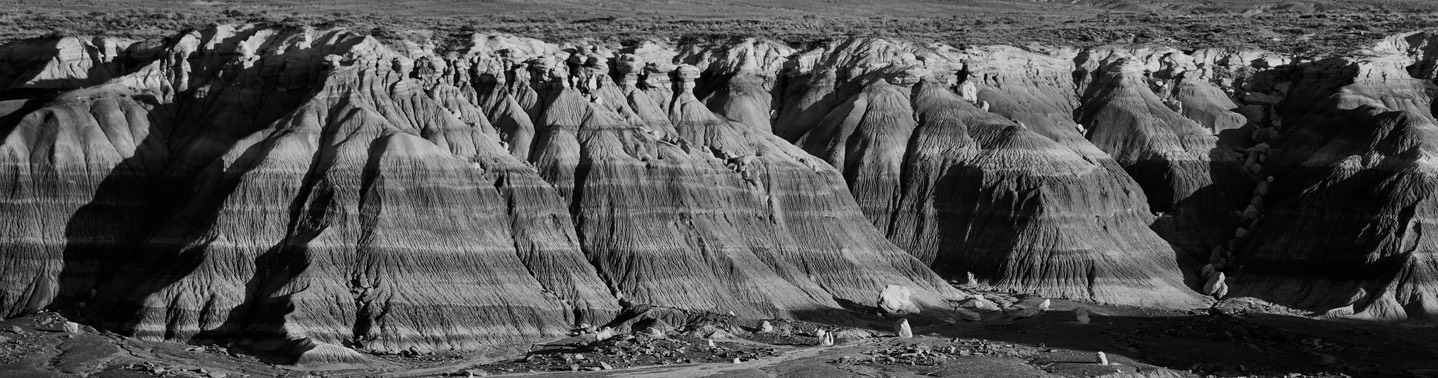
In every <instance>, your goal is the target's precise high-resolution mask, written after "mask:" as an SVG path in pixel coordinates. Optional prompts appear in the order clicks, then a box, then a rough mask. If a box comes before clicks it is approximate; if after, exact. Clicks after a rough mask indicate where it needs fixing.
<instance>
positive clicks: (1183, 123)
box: [1077, 58, 1257, 266]
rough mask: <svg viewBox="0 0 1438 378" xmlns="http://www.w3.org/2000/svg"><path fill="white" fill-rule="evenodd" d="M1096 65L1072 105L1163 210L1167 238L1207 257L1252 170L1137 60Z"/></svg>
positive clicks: (1233, 223) (1233, 222) (1225, 234)
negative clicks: (1166, 99) (1155, 87)
mask: <svg viewBox="0 0 1438 378" xmlns="http://www.w3.org/2000/svg"><path fill="white" fill-rule="evenodd" d="M1090 59H1093V58H1090ZM1098 65H1099V66H1098V68H1095V69H1094V71H1091V72H1092V73H1091V74H1092V75H1094V80H1093V81H1092V82H1090V83H1088V85H1087V86H1085V87H1083V89H1082V92H1083V96H1082V97H1081V101H1082V103H1083V105H1082V106H1081V107H1080V108H1079V110H1078V113H1077V114H1078V116H1077V118H1078V120H1079V122H1080V123H1082V124H1083V125H1084V128H1085V129H1086V130H1087V134H1086V135H1087V137H1088V139H1089V140H1090V141H1092V142H1093V144H1094V145H1096V146H1098V147H1099V148H1100V149H1102V150H1104V151H1105V152H1107V153H1109V154H1110V155H1111V156H1113V158H1114V160H1115V161H1116V162H1118V163H1119V165H1121V166H1123V167H1124V169H1125V170H1126V171H1127V172H1128V173H1129V174H1130V175H1131V176H1132V177H1133V178H1134V180H1135V181H1137V182H1138V183H1139V186H1140V187H1142V188H1143V190H1144V193H1145V194H1146V195H1147V197H1148V201H1149V206H1150V207H1151V208H1152V209H1153V210H1154V211H1158V212H1163V213H1165V214H1164V217H1163V219H1160V220H1159V222H1160V224H1159V225H1156V226H1155V229H1156V230H1158V231H1159V233H1160V234H1161V235H1164V238H1165V239H1167V240H1169V242H1171V243H1173V244H1174V245H1176V246H1178V247H1180V248H1181V249H1183V250H1185V251H1188V252H1189V256H1190V257H1192V258H1194V261H1195V262H1196V261H1200V260H1201V259H1203V258H1206V257H1208V253H1209V251H1210V249H1212V248H1213V247H1215V246H1223V245H1225V244H1226V243H1227V242H1228V241H1229V240H1231V239H1232V233H1233V230H1234V229H1235V227H1237V226H1238V223H1237V221H1238V219H1237V217H1236V216H1235V215H1234V212H1235V211H1237V210H1240V209H1241V208H1242V206H1243V205H1245V202H1246V200H1247V199H1248V198H1249V195H1248V192H1249V191H1250V190H1251V189H1252V185H1253V181H1254V179H1253V176H1252V175H1254V174H1257V172H1256V171H1255V172H1248V171H1247V170H1246V169H1245V168H1244V167H1243V166H1242V164H1241V162H1240V161H1239V160H1238V157H1237V156H1236V155H1235V154H1234V153H1232V152H1231V151H1230V147H1227V146H1223V145H1220V141H1219V140H1218V138H1217V137H1216V136H1214V135H1213V134H1212V133H1211V132H1210V130H1209V129H1207V128H1205V127H1203V126H1201V125H1200V124H1198V123H1197V122H1195V121H1193V120H1190V119H1188V118H1185V117H1184V116H1183V115H1182V114H1180V113H1178V112H1176V111H1174V109H1172V108H1170V107H1169V106H1168V105H1165V104H1164V103H1163V101H1162V99H1160V98H1159V97H1158V96H1157V95H1156V94H1154V92H1153V91H1152V90H1151V89H1150V88H1149V85H1148V84H1147V83H1146V82H1145V79H1144V77H1143V75H1144V72H1143V67H1142V66H1141V65H1139V64H1138V63H1137V62H1135V61H1133V60H1131V59H1127V58H1118V59H1114V60H1110V61H1108V63H1098ZM1195 266H1196V265H1195Z"/></svg>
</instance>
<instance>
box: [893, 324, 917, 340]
mask: <svg viewBox="0 0 1438 378" xmlns="http://www.w3.org/2000/svg"><path fill="white" fill-rule="evenodd" d="M894 333H896V334H898V336H899V337H900V338H904V339H907V338H911V337H914V329H913V328H910V327H909V319H899V322H898V323H895V324H894Z"/></svg>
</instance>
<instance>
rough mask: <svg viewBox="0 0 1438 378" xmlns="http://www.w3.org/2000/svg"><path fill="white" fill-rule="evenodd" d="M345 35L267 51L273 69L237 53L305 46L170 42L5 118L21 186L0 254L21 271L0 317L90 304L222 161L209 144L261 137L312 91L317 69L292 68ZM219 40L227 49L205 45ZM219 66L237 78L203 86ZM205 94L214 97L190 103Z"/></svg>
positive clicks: (226, 34) (196, 39)
mask: <svg viewBox="0 0 1438 378" xmlns="http://www.w3.org/2000/svg"><path fill="white" fill-rule="evenodd" d="M343 36H344V34H343V33H327V34H322V35H321V38H326V39H329V40H330V41H329V42H330V43H329V44H326V45H324V47H323V48H320V49H315V50H305V49H298V48H295V49H293V50H294V51H288V52H283V51H275V52H274V53H275V54H276V55H277V56H276V58H275V59H268V60H259V61H256V60H254V59H253V58H254V57H255V56H254V55H252V54H251V55H245V54H241V53H240V52H241V51H242V50H244V49H246V48H245V47H244V46H247V45H259V44H261V43H262V41H285V42H284V43H276V44H275V45H276V48H277V49H284V47H282V46H293V45H295V44H296V42H297V41H298V40H299V39H302V36H301V35H300V34H297V33H289V34H284V33H276V32H274V31H265V30H261V29H256V28H251V27H240V28H236V27H233V26H222V27H218V28H214V29H210V30H205V31H196V32H192V33H188V34H185V35H181V36H177V38H175V39H174V40H172V42H171V43H170V45H168V46H166V47H165V49H166V50H167V51H168V52H167V53H166V54H157V55H158V56H161V57H162V58H161V59H158V60H155V61H151V62H149V63H148V64H145V65H142V66H138V67H136V68H135V71H134V72H131V73H127V74H125V75H124V76H121V77H118V78H116V79H114V80H111V81H110V82H108V83H106V84H104V85H99V86H94V87H88V88H84V89H80V90H75V91H71V92H68V93H64V94H62V95H60V96H59V97H57V98H56V99H55V100H53V101H50V102H48V103H44V104H43V105H34V108H35V109H34V110H33V111H29V112H25V113H17V114H13V115H12V116H11V117H13V122H15V123H14V124H13V125H14V126H13V128H12V129H10V130H8V131H9V133H8V135H7V136H6V140H5V145H4V147H3V148H4V149H5V150H6V151H8V152H7V153H6V154H5V160H4V162H3V163H0V166H4V167H6V168H5V169H6V170H7V171H9V172H10V177H28V179H18V180H7V181H5V182H3V183H0V185H3V186H8V188H7V190H6V192H7V193H11V194H13V196H10V197H8V198H6V200H5V205H4V206H7V207H9V208H11V209H14V214H24V215H23V216H22V217H17V218H14V219H15V220H16V222H14V223H11V224H10V225H9V226H7V227H3V228H0V239H3V240H7V241H12V242H7V246H8V247H7V248H4V249H0V256H4V258H5V259H18V260H20V261H27V263H26V264H21V265H13V266H16V267H17V268H20V270H18V271H16V272H14V274H6V279H7V282H6V283H5V284H6V285H5V286H4V289H3V290H4V292H5V293H6V296H7V298H6V299H3V300H0V313H6V314H15V313H19V312H26V311H35V310H38V309H40V308H44V307H45V306H47V305H49V304H50V303H51V302H52V301H53V300H55V299H56V298H57V297H62V298H68V299H69V302H70V304H74V303H83V302H86V301H87V300H88V298H89V297H91V296H93V295H94V289H96V288H97V287H98V286H99V285H101V284H103V283H104V282H105V281H106V280H108V278H109V276H110V275H112V274H113V273H114V271H115V269H116V267H118V266H119V265H120V263H121V262H124V261H130V260H132V259H133V258H134V255H133V253H134V252H133V251H132V250H133V249H134V248H136V247H137V246H138V245H139V244H140V243H141V242H142V240H143V238H144V237H145V236H146V235H147V234H148V233H150V232H151V231H153V227H154V226H156V223H157V222H159V221H161V220H163V218H164V217H165V216H166V214H165V212H166V211H167V210H168V206H169V204H170V203H171V202H170V201H168V199H169V198H170V197H171V196H172V195H175V194H176V193H175V191H176V190H178V189H179V188H183V186H180V187H176V186H175V185H183V184H184V183H186V182H188V180H189V177H191V176H192V175H193V173H194V171H195V170H196V169H197V168H198V167H200V166H202V165H203V164H202V163H195V161H205V160H208V159H213V158H214V157H215V156H217V155H218V154H220V153H222V152H223V150H221V151H215V148H214V146H216V145H224V144H225V143H228V142H233V141H234V140H236V139H238V138H241V137H243V136H244V135H245V134H247V133H249V132H252V131H254V130H256V129H259V128H261V127H263V126H264V125H263V123H265V122H269V121H272V120H274V119H277V118H278V117H280V116H282V115H283V114H284V113H285V112H288V111H289V110H291V109H293V107H294V106H295V104H297V103H298V102H299V101H301V98H302V96H304V95H305V93H304V92H306V91H305V90H298V91H294V89H296V88H303V87H307V86H308V85H309V84H310V80H311V79H313V78H314V76H312V74H313V72H312V71H313V64H301V63H298V62H289V63H286V61H287V60H288V58H292V57H297V56H308V55H310V54H315V53H319V54H321V55H320V56H323V54H324V53H325V51H331V50H332V49H333V48H337V47H343V46H347V44H348V43H349V42H348V41H346V40H345V39H344V37H343ZM218 39H233V40H232V41H231V42H230V43H228V44H211V43H209V42H207V41H216V40H218ZM61 45H64V43H61ZM101 45H108V44H106V43H101ZM248 51H250V52H253V51H254V50H253V49H251V50H248ZM91 57H92V58H95V59H101V61H99V62H94V63H79V62H72V63H71V64H70V65H71V66H90V67H98V66H103V65H104V61H103V59H105V57H104V56H96V55H92V56H91ZM242 60H243V63H240V62H236V61H242ZM232 62H233V63H232ZM217 66H230V67H231V68H232V71H231V72H233V73H234V75H233V76H231V77H227V78H226V79H224V80H218V79H217V78H215V77H214V76H210V75H214V74H216V72H217V71H218V69H216V68H215V67H217ZM284 66H288V67H289V68H290V70H289V71H288V72H287V73H286V74H285V75H279V76H278V77H273V76H272V78H273V79H271V80H267V81H265V83H264V85H263V86H259V85H256V84H257V83H256V82H255V79H256V78H257V75H256V72H258V71H264V70H266V69H276V68H279V67H284ZM45 72H70V74H73V75H81V76H63V77H67V78H68V79H60V78H55V79H53V80H58V81H63V82H67V83H78V82H89V81H91V78H90V77H89V76H83V75H89V73H88V72H73V71H52V70H47V71H45ZM207 95H213V97H210V98H208V99H202V100H192V98H193V97H200V98H204V97H205V96H207ZM42 99H43V98H42ZM219 99H224V100H223V101H220V100H219ZM32 102H39V101H32ZM181 103H183V105H182V104H181ZM30 107H31V105H27V106H26V108H30ZM281 109H282V110H281ZM178 125H182V126H183V127H181V126H178ZM30 264H33V265H30ZM62 268H63V271H62Z"/></svg>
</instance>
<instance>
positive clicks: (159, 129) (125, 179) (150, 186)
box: [51, 95, 194, 321]
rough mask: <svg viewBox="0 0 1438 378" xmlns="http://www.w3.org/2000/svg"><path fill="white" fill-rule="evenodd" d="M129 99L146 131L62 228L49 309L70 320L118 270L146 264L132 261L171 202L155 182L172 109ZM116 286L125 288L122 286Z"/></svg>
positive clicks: (164, 160)
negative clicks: (142, 110) (143, 113)
mask: <svg viewBox="0 0 1438 378" xmlns="http://www.w3.org/2000/svg"><path fill="white" fill-rule="evenodd" d="M131 99H133V100H134V101H136V102H139V103H142V104H146V105H149V106H151V110H150V112H149V114H148V115H147V120H148V122H150V128H151V130H150V133H149V134H148V135H146V137H145V138H144V139H143V140H142V141H140V143H139V144H138V145H136V147H135V152H134V155H132V156H130V157H128V158H125V159H124V160H122V161H121V162H120V163H119V164H117V165H116V166H115V167H114V168H113V169H111V170H110V172H109V173H108V174H107V175H106V176H105V178H104V179H103V180H102V181H101V182H100V184H99V185H98V186H97V187H96V189H95V193H94V197H93V198H92V199H91V200H90V201H89V202H88V203H86V204H85V205H83V206H81V207H80V208H79V209H77V210H76V211H75V214H74V215H72V216H71V217H70V219H69V220H68V221H67V223H66V225H65V240H66V243H65V249H64V251H63V259H64V267H63V268H62V269H61V271H60V275H59V277H58V278H59V279H58V282H59V291H58V293H57V295H56V299H55V302H53V303H52V305H51V306H52V308H54V309H56V310H59V311H60V312H61V313H63V314H64V315H65V316H67V317H71V318H72V319H85V317H84V314H83V313H82V312H81V310H82V308H83V307H84V306H85V305H86V304H89V303H91V302H92V301H93V300H95V299H96V296H97V295H99V293H98V292H97V291H99V290H106V291H108V289H110V288H112V287H113V286H115V285H107V283H109V282H110V281H111V279H112V278H113V277H114V276H115V275H116V274H117V273H119V272H120V271H121V269H120V268H121V267H123V266H126V265H127V264H130V265H133V264H138V263H137V262H136V260H146V259H143V258H141V259H136V257H140V256H138V255H137V254H138V253H139V252H140V245H141V243H143V242H144V241H145V239H146V238H147V237H148V236H149V234H150V232H152V231H153V230H154V229H155V228H156V227H157V226H158V225H159V222H161V221H163V220H164V219H165V217H167V216H168V215H169V213H170V212H169V210H170V209H172V208H173V206H174V205H175V204H177V202H169V201H166V199H167V198H172V197H169V196H168V195H166V192H167V190H166V189H165V188H166V187H167V185H164V183H162V182H161V176H162V175H163V170H164V169H165V166H166V164H167V161H168V160H169V154H170V141H169V137H170V135H169V130H170V126H171V125H172V123H171V120H170V119H169V118H167V117H166V116H167V115H169V114H173V111H174V110H175V108H176V107H177V106H175V105H174V104H160V103H159V102H158V100H156V99H155V98H154V97H152V96H148V95H143V96H135V97H133V98H131ZM131 99H121V100H119V101H126V100H131ZM114 126H126V127H128V125H114ZM181 261H183V260H181ZM189 263H190V262H180V263H179V264H176V265H177V266H187V265H188V266H189V269H193V268H194V264H189ZM116 284H118V285H124V286H129V283H128V282H117V283H116ZM107 286H109V287H107ZM90 320H92V321H98V320H100V319H90Z"/></svg>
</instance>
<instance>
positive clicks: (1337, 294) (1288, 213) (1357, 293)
mask: <svg viewBox="0 0 1438 378" xmlns="http://www.w3.org/2000/svg"><path fill="white" fill-rule="evenodd" d="M1408 62H1411V61H1408V60H1406V59H1404V58H1402V56H1401V55H1383V56H1377V57H1372V58H1368V59H1364V60H1360V61H1354V60H1345V59H1339V60H1329V61H1322V62H1317V63H1314V64H1312V65H1310V66H1309V67H1307V69H1306V70H1305V79H1304V80H1303V81H1301V82H1300V84H1299V85H1298V86H1297V87H1296V88H1295V89H1294V91H1295V95H1294V97H1293V99H1292V100H1290V101H1291V102H1288V103H1286V104H1288V105H1289V106H1288V108H1287V109H1286V111H1285V115H1286V117H1285V118H1286V119H1288V121H1286V122H1284V123H1285V124H1291V125H1299V126H1297V127H1296V128H1295V129H1294V130H1292V131H1291V132H1289V133H1288V134H1286V135H1284V137H1283V138H1282V139H1279V140H1278V146H1279V148H1278V149H1277V154H1276V155H1275V157H1274V158H1273V159H1270V161H1273V163H1272V167H1271V169H1272V170H1273V172H1274V173H1275V175H1276V176H1277V177H1278V180H1276V181H1275V183H1276V184H1275V186H1274V187H1273V189H1272V191H1271V192H1270V193H1271V194H1269V195H1268V196H1267V197H1266V198H1267V203H1269V204H1270V205H1269V210H1268V212H1267V214H1265V217H1264V218H1263V219H1264V220H1263V221H1262V222H1260V223H1259V224H1258V225H1257V226H1256V228H1255V229H1254V230H1253V235H1255V236H1254V238H1253V239H1252V240H1250V241H1248V242H1247V243H1245V244H1244V245H1243V247H1242V248H1241V249H1240V251H1241V253H1240V254H1239V256H1240V260H1239V261H1240V262H1241V263H1242V265H1243V270H1242V271H1241V274H1238V275H1235V277H1234V279H1235V280H1234V282H1235V284H1234V288H1235V289H1236V290H1235V294H1238V295H1252V296H1256V297H1260V298H1266V299H1269V300H1273V301H1277V302H1280V303H1288V304H1292V305H1295V306H1299V307H1303V308H1308V309H1312V310H1316V311H1319V312H1325V313H1326V314H1328V315H1331V316H1351V317H1357V318H1365V319H1381V320H1396V319H1405V318H1431V317H1432V316H1434V315H1438V305H1435V303H1438V286H1435V285H1434V283H1435V282H1438V261H1435V258H1434V254H1433V252H1432V251H1433V249H1434V248H1433V247H1432V244H1433V242H1432V241H1431V240H1429V239H1428V238H1425V237H1424V236H1423V232H1422V229H1423V227H1424V225H1425V224H1426V223H1427V222H1428V221H1427V219H1428V216H1426V215H1425V214H1431V213H1432V212H1433V206H1432V205H1430V202H1431V200H1430V198H1431V197H1433V194H1434V190H1433V188H1434V187H1435V184H1434V183H1435V180H1438V175H1435V174H1438V170H1435V165H1434V161H1433V156H1438V155H1435V153H1438V147H1435V146H1434V145H1433V143H1432V141H1433V140H1435V139H1434V138H1438V126H1435V124H1434V121H1433V116H1432V114H1431V113H1429V111H1428V108H1427V106H1426V105H1425V104H1428V103H1431V101H1432V100H1431V98H1432V97H1431V96H1432V93H1434V91H1433V90H1434V87H1433V85H1432V84H1431V83H1429V82H1427V81H1426V80H1420V79H1416V78H1410V77H1408V76H1407V75H1406V74H1405V73H1404V71H1403V69H1404V67H1405V66H1406V64H1407V63H1408ZM1311 99H1321V100H1317V101H1314V100H1311Z"/></svg>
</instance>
